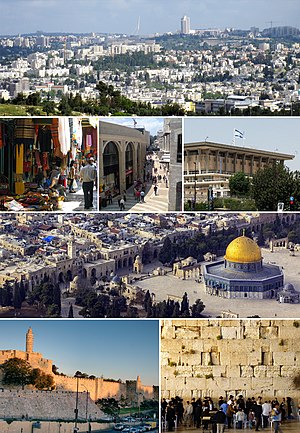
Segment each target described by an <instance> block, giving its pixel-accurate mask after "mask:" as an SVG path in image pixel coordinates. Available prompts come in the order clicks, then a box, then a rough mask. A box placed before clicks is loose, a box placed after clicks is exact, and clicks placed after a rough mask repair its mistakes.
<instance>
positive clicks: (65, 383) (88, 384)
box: [54, 375, 126, 401]
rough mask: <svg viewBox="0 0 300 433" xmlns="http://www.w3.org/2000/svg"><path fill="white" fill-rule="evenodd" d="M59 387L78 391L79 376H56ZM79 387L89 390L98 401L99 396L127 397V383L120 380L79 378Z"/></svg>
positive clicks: (81, 389)
mask: <svg viewBox="0 0 300 433" xmlns="http://www.w3.org/2000/svg"><path fill="white" fill-rule="evenodd" d="M54 380H55V384H56V388H57V389H64V390H69V391H76V389H77V378H76V377H68V376H59V375H55V376H54ZM78 389H79V391H80V392H83V391H86V390H87V391H88V392H89V393H90V396H91V399H92V400H94V401H96V400H98V398H111V397H112V398H116V399H119V398H120V397H121V395H123V396H124V397H126V385H125V384H124V383H120V382H111V381H106V380H103V379H102V378H96V379H87V378H79V381H78Z"/></svg>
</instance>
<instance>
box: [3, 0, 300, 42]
mask: <svg viewBox="0 0 300 433" xmlns="http://www.w3.org/2000/svg"><path fill="white" fill-rule="evenodd" d="M0 10H1V30H0V32H1V34H17V33H27V32H35V31H36V30H44V31H45V32H46V31H47V32H74V33H75V32H76V33H81V32H105V33H113V32H116V33H117V32H120V33H122V32H123V33H131V34H134V33H135V31H136V29H137V22H138V18H139V17H140V34H150V33H155V32H159V33H163V32H169V31H172V32H174V31H176V30H178V29H179V28H180V18H181V17H182V16H183V15H188V16H190V17H191V28H209V27H220V28H225V27H235V28H237V27H238V28H250V27H251V26H253V25H254V26H257V27H259V28H261V29H263V28H265V27H270V23H268V21H273V23H274V24H273V25H293V26H298V25H299V15H300V2H299V0H285V1H282V0H201V1H200V0H109V1H108V0H63V1H62V0H0Z"/></svg>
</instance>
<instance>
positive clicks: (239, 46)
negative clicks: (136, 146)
mask: <svg viewBox="0 0 300 433" xmlns="http://www.w3.org/2000/svg"><path fill="white" fill-rule="evenodd" d="M299 73H300V37H299V30H298V29H297V28H294V27H289V26H281V27H274V26H272V23H271V27H270V28H267V29H264V30H260V29H259V28H257V27H252V28H251V29H249V30H237V29H229V28H228V29H224V30H223V29H205V30H192V29H191V27H190V19H189V17H183V18H182V20H181V30H180V31H177V32H174V33H168V34H158V35H155V36H153V35H149V36H140V35H138V34H136V35H122V34H101V33H99V34H98V33H97V34H96V33H92V34H55V35H51V34H43V32H37V33H36V34H30V35H18V36H1V37H0V98H2V102H3V103H7V102H13V103H15V104H19V105H20V104H23V105H25V104H26V105H28V106H39V105H41V101H42V100H44V101H47V102H48V103H49V101H50V102H53V103H57V104H58V103H59V102H60V101H61V100H62V99H63V98H64V97H65V98H67V99H68V98H70V95H72V97H73V98H75V96H76V95H77V98H78V97H79V95H80V97H81V99H82V100H83V101H88V102H90V101H95V100H98V99H99V98H101V96H102V92H103V86H112V89H114V91H115V92H118V91H119V92H120V94H121V95H122V96H123V97H126V98H128V99H129V100H130V101H133V102H137V103H143V104H146V105H145V107H146V108H147V107H148V110H150V108H151V109H152V110H153V109H158V110H159V109H161V107H163V106H168V105H170V104H175V106H176V110H177V111H176V110H175V111H174V107H173V111H172V109H171V108H169V112H168V111H167V112H164V114H179V115H181V114H183V113H189V114H193V113H194V114H195V113H197V114H201V113H202V114H203V113H205V114H210V113H217V114H223V115H226V114H230V115H231V114H236V115H239V114H246V115H256V114H262V113H263V112H264V110H265V111H267V112H268V113H271V114H272V113H280V114H281V115H293V114H296V113H297V111H296V110H297V109H298V108H297V107H298V104H297V103H298V101H299ZM99 83H100V85H99ZM77 105H78V104H77ZM79 105H80V104H79ZM90 105H93V103H92V102H90ZM101 105H102V107H101ZM123 105H124V104H123ZM56 108H57V107H56ZM71 108H72V107H71ZM77 108H78V107H77ZM118 108H119V107H118ZM127 108H128V107H127V106H121V107H120V110H121V111H126V109H127ZM3 109H4V114H5V110H8V108H7V104H5V105H4V108H3ZM59 109H60V110H61V112H62V107H60V108H59ZM85 109H86V110H87V108H85ZM27 110H28V107H27ZM47 110H49V107H48V109H46V108H45V107H44V111H46V112H47V114H48V111H47ZM79 110H80V108H79ZM107 110H108V111H107ZM107 110H105V109H104V107H103V103H102V104H100V108H98V112H96V113H92V114H109V112H114V111H113V110H114V107H113V104H111V105H110V106H109V107H108V109H107ZM52 111H54V113H53V114H55V113H57V114H60V112H59V111H55V109H54V108H53V107H52ZM127 111H128V110H127ZM148 112H149V114H151V112H150V111H148ZM25 113H26V112H25ZM25 113H24V114H25ZM29 113H30V114H33V108H32V107H31V112H30V110H29ZM156 113H159V111H156ZM34 114H38V111H35V112H34ZM40 114H43V111H42V112H41V113H40ZM62 114H70V113H64V112H62ZM145 114H147V111H146V113H145Z"/></svg>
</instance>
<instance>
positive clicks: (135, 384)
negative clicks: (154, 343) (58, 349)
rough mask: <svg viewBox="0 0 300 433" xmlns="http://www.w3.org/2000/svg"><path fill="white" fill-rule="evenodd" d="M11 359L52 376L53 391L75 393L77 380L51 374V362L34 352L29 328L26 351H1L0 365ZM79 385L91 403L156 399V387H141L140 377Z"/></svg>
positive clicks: (86, 382)
mask: <svg viewBox="0 0 300 433" xmlns="http://www.w3.org/2000/svg"><path fill="white" fill-rule="evenodd" d="M12 358H20V359H23V360H25V361H27V362H28V363H29V364H30V366H31V367H32V368H39V369H40V370H42V371H43V372H44V373H46V374H51V375H53V378H54V384H55V389H56V390H57V391H59V390H60V391H62V390H64V391H72V392H75V391H76V387H77V378H76V377H70V376H65V375H57V374H54V373H53V372H52V367H53V362H52V360H50V359H46V358H44V357H43V355H42V354H41V353H39V352H35V351H34V335H33V332H32V329H31V328H29V329H28V331H27V334H26V349H25V351H20V350H1V351H0V364H3V363H4V362H5V361H7V360H9V359H12ZM80 384H81V385H82V387H84V389H86V390H87V391H88V392H89V395H90V397H91V399H92V400H93V401H96V400H98V399H100V398H115V399H120V398H121V396H123V397H124V398H125V399H128V400H129V401H133V402H135V401H137V398H140V397H137V396H142V399H145V400H148V399H153V398H158V387H155V386H148V385H143V384H142V382H141V379H140V377H139V376H138V377H137V380H127V381H126V382H125V383H124V382H120V381H117V380H116V381H114V380H113V381H111V380H106V379H104V378H102V377H101V378H99V377H96V378H95V379H88V378H80Z"/></svg>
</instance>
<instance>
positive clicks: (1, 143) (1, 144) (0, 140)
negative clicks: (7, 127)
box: [0, 123, 4, 149]
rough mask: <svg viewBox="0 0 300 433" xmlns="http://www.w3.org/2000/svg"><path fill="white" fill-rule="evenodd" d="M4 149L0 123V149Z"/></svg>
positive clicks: (0, 124)
mask: <svg viewBox="0 0 300 433" xmlns="http://www.w3.org/2000/svg"><path fill="white" fill-rule="evenodd" d="M2 147H4V139H3V124H2V123H0V149H2Z"/></svg>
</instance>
